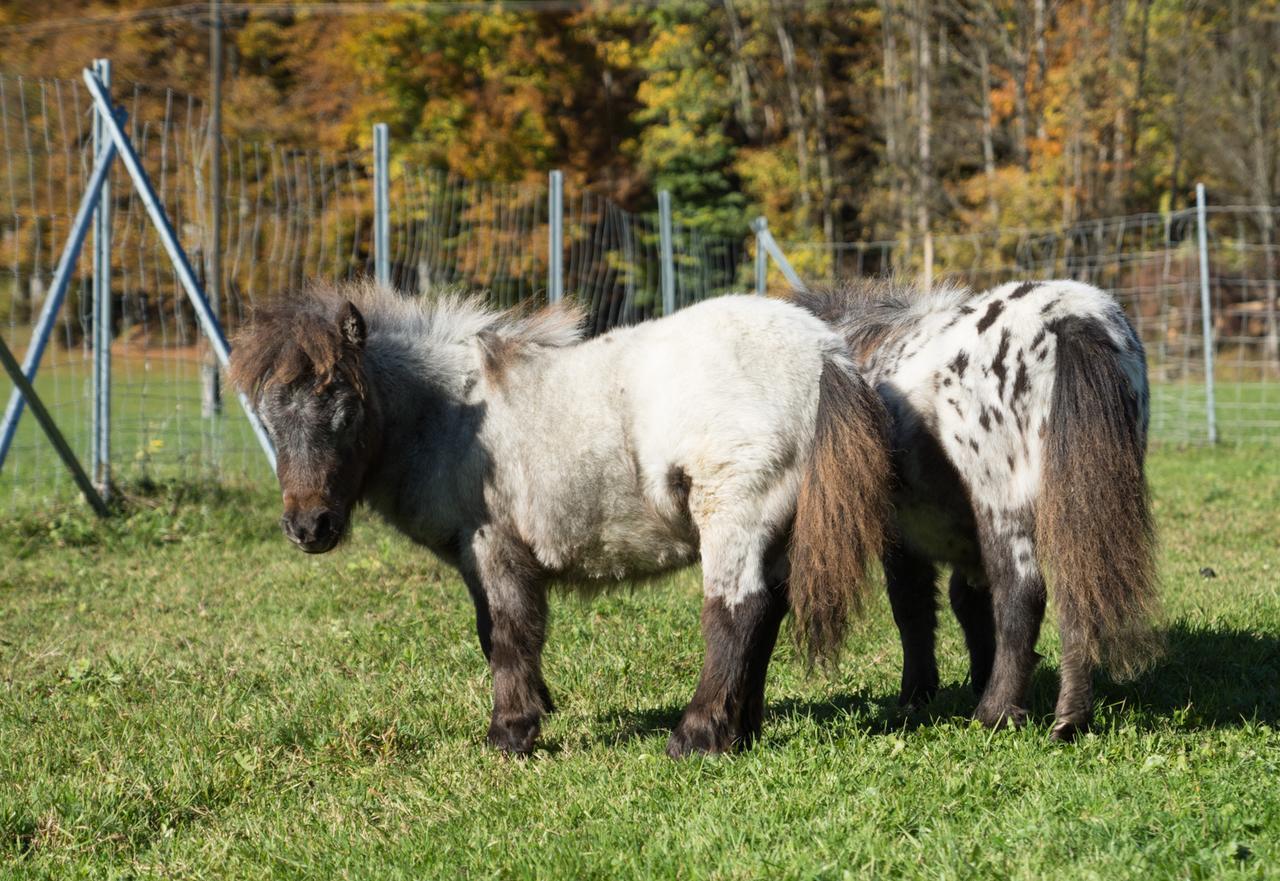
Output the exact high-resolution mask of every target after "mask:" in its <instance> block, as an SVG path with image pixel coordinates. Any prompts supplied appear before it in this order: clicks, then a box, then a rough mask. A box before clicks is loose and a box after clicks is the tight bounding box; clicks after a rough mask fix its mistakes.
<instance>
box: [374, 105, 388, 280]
mask: <svg viewBox="0 0 1280 881" xmlns="http://www.w3.org/2000/svg"><path fill="white" fill-rule="evenodd" d="M388 166H389V162H388V157H387V124H386V123H385V122H380V123H378V124H377V125H375V126H374V127H373V275H374V278H375V279H376V280H377V282H378V284H380V285H383V286H384V287H389V286H390V285H391V204H390V200H389V198H388V192H389V186H388V182H387V180H388V172H389V167H388Z"/></svg>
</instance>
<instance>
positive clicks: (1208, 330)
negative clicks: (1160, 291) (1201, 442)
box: [1196, 183, 1218, 444]
mask: <svg viewBox="0 0 1280 881" xmlns="http://www.w3.org/2000/svg"><path fill="white" fill-rule="evenodd" d="M1196 227H1197V234H1198V236H1197V237H1198V239H1199V246H1200V331H1201V333H1202V334H1203V337H1204V406H1205V417H1206V419H1207V420H1208V428H1209V443H1211V444H1216V443H1217V442H1218V416H1217V412H1216V410H1217V408H1216V406H1215V404H1214V395H1213V320H1212V317H1211V315H1210V311H1209V310H1210V301H1209V231H1208V227H1207V224H1206V223H1205V208H1204V184H1201V183H1198V184H1196Z"/></svg>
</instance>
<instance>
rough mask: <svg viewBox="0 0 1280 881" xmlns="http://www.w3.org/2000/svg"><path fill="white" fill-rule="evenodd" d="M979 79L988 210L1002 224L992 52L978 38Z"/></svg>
mask: <svg viewBox="0 0 1280 881" xmlns="http://www.w3.org/2000/svg"><path fill="white" fill-rule="evenodd" d="M976 42H977V46H978V81H979V83H978V84H979V87H980V88H981V90H982V173H983V175H984V176H985V177H986V180H987V210H988V211H989V212H990V213H991V227H992V229H995V228H996V227H998V226H999V225H1000V203H999V202H998V201H996V192H995V186H996V147H995V132H994V123H993V121H992V118H991V53H990V51H989V50H988V49H987V44H986V43H985V42H983V41H982V40H977V41H976Z"/></svg>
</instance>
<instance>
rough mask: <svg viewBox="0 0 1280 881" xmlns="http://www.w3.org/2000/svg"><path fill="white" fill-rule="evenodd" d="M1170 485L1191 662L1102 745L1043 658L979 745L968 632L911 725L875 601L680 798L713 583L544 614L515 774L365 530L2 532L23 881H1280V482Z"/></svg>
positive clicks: (216, 497) (1260, 456)
mask: <svg viewBox="0 0 1280 881" xmlns="http://www.w3.org/2000/svg"><path fill="white" fill-rule="evenodd" d="M1151 477H1152V484H1153V487H1154V492H1155V504H1156V510H1157V513H1158V518H1159V523H1160V527H1161V533H1162V542H1163V550H1162V555H1161V573H1162V578H1163V585H1164V593H1165V597H1166V601H1167V606H1168V622H1167V626H1168V630H1169V653H1168V656H1167V658H1166V659H1165V661H1164V662H1163V663H1162V664H1161V665H1160V666H1159V667H1158V668H1157V669H1155V670H1153V671H1152V672H1150V673H1149V674H1147V675H1146V676H1145V677H1143V678H1142V679H1140V680H1139V681H1137V682H1134V683H1126V684H1115V683H1111V682H1109V681H1107V680H1106V679H1105V678H1104V679H1100V681H1099V693H1098V714H1099V724H1098V726H1097V731H1096V733H1095V734H1091V735H1089V736H1087V737H1085V738H1084V739H1083V740H1082V741H1080V742H1078V743H1076V744H1073V745H1067V746H1063V745H1056V744H1052V743H1050V742H1049V740H1048V729H1047V726H1046V720H1045V716H1044V714H1046V713H1048V712H1049V711H1050V710H1051V708H1052V700H1053V692H1054V688H1055V684H1056V659H1057V644H1056V636H1055V634H1054V633H1053V632H1052V629H1050V630H1049V631H1048V632H1047V633H1046V635H1045V636H1044V638H1042V640H1041V650H1042V651H1043V652H1044V653H1045V655H1046V656H1047V657H1046V660H1045V662H1044V663H1043V664H1042V665H1041V668H1040V670H1039V671H1038V674H1037V677H1036V682H1035V686H1034V705H1033V706H1034V710H1035V711H1036V713H1037V714H1039V715H1038V717H1037V719H1036V721H1035V723H1034V724H1033V725H1031V726H1030V727H1028V728H1026V729H1024V730H1021V731H1016V732H1000V733H992V732H989V731H986V730H983V729H981V728H978V727H975V726H974V725H972V724H971V723H970V722H969V721H968V720H967V714H968V713H969V712H970V711H971V710H972V708H973V704H974V700H973V698H972V696H971V695H970V694H969V692H968V690H967V687H966V686H964V685H963V683H962V677H963V671H964V665H963V659H962V653H961V647H960V640H959V636H958V631H957V628H956V627H955V625H954V622H953V620H952V619H951V617H950V615H945V616H944V621H945V624H944V629H943V639H942V643H941V658H942V661H943V678H944V683H945V685H944V689H943V692H942V694H941V696H940V697H939V699H938V700H937V701H936V702H935V703H934V704H933V706H932V707H931V708H930V711H929V713H927V714H918V715H904V714H902V713H900V712H899V711H898V709H897V708H896V706H895V705H894V703H895V702H894V697H895V694H896V677H897V674H898V663H899V653H898V648H897V642H896V634H895V631H894V629H893V627H892V625H891V622H890V620H889V615H888V612H887V605H886V604H885V603H884V602H883V600H881V601H880V602H879V603H878V604H877V605H876V607H875V608H874V609H873V610H872V613H871V615H870V617H869V618H868V620H867V621H866V622H865V623H864V624H862V625H860V626H859V627H858V628H857V629H856V631H855V633H854V636H853V638H852V640H851V645H850V650H849V652H848V656H847V659H846V661H845V663H844V664H843V665H842V666H841V667H840V669H839V670H838V672H837V673H836V674H834V675H833V676H831V677H824V676H821V675H806V674H805V672H804V670H803V668H802V666H801V665H800V664H799V663H797V662H796V661H795V660H794V658H793V656H792V652H791V650H790V647H789V645H787V646H783V647H782V648H781V649H780V651H779V654H778V657H777V658H776V659H775V663H774V667H773V671H772V672H773V675H772V677H771V680H770V685H769V694H768V697H769V710H768V715H767V719H766V728H765V736H764V739H763V741H762V742H761V743H760V744H758V746H757V747H756V748H755V749H753V750H752V751H750V752H748V753H746V754H742V755H737V756H731V757H722V758H716V759H695V760H690V761H684V762H680V763H674V762H671V761H669V760H668V759H666V758H665V757H664V755H663V753H662V750H663V747H664V744H665V740H666V737H667V734H668V732H669V730H670V727H671V726H672V724H674V722H675V720H676V718H677V716H678V714H679V712H680V710H681V708H682V706H683V704H684V701H685V700H686V699H687V698H688V696H689V695H690V694H691V692H692V688H693V685H694V679H695V676H696V674H697V670H698V666H699V663H700V659H701V642H700V638H699V636H698V631H697V615H698V607H699V594H698V581H697V575H696V573H693V572H690V573H685V574H681V575H679V576H676V577H673V578H670V579H669V580H666V581H664V582H662V583H661V584H659V585H657V586H656V587H653V588H645V589H643V590H640V589H638V590H636V591H634V592H630V591H620V592H615V593H611V594H607V595H605V596H603V597H600V598H597V599H595V600H593V601H590V602H588V601H583V600H579V599H576V598H574V597H567V596H566V597H561V598H559V599H558V600H557V601H555V602H554V605H553V621H552V627H551V635H550V640H549V645H548V650H547V658H546V668H547V679H548V682H549V683H550V685H551V688H552V690H553V692H554V693H555V695H556V698H557V700H558V702H559V707H560V711H559V712H558V713H557V714H556V715H554V716H553V717H551V718H550V719H549V721H548V724H547V725H546V727H545V729H544V734H543V738H542V748H541V749H540V750H539V752H538V753H537V754H536V755H535V756H534V757H533V758H531V759H529V760H508V759H504V758H502V757H500V756H498V755H496V754H494V753H492V752H490V751H489V749H487V748H486V747H485V746H484V745H483V732H484V729H485V726H486V722H487V711H488V705H489V686H488V678H487V673H486V669H485V666H484V664H483V662H482V659H481V655H480V651H479V648H478V647H477V645H476V642H475V638H474V636H473V633H472V622H471V612H470V607H469V603H468V601H467V598H466V592H465V590H464V589H463V587H462V585H461V583H460V582H459V580H458V578H457V577H456V576H455V575H454V574H453V573H452V572H451V571H449V570H447V569H445V568H443V567H442V566H441V565H439V564H438V563H436V562H435V561H433V560H432V559H431V558H430V557H428V556H427V555H425V554H424V553H422V552H419V551H417V550H415V549H414V548H413V547H411V546H409V545H408V544H407V543H406V542H404V541H402V540H401V539H399V538H398V537H396V536H395V535H393V534H392V533H391V532H390V531H388V530H387V529H385V528H384V527H382V526H380V525H377V524H375V523H374V522H372V521H371V520H370V519H368V518H365V519H364V520H362V521H360V522H359V523H358V524H357V527H356V530H355V534H354V537H353V540H352V541H350V542H349V543H348V544H347V545H346V546H344V547H343V548H342V549H340V550H339V551H336V552H334V553H333V554H330V555H327V556H323V557H319V558H309V557H305V556H304V555H302V554H299V553H298V552H296V551H294V550H292V549H291V548H289V547H288V546H286V543H285V541H284V539H283V538H282V537H281V536H280V534H279V530H278V529H277V527H276V525H275V520H276V517H277V516H278V511H277V509H276V506H275V505H276V503H275V500H274V498H273V497H272V495H271V494H269V493H265V492H263V493H256V494H238V493H229V492H225V491H218V490H216V489H211V488H205V489H200V488H194V487H185V488H182V487H169V488H166V489H164V490H162V491H159V492H156V493H155V494H153V495H150V496H146V497H136V498H134V499H133V501H132V502H131V504H130V507H129V510H128V513H127V516H123V517H119V518H116V519H115V520H112V521H110V522H108V523H97V522H93V521H92V518H91V517H90V516H89V515H88V514H87V513H84V512H82V511H78V510H74V509H67V508H63V509H62V510H61V513H56V514H30V515H23V516H19V517H12V518H9V519H7V520H5V521H4V522H3V525H0V875H3V876H6V877H13V878H24V879H27V878H45V877H47V878H67V877H95V878H100V877H159V876H164V877H183V878H229V877H235V878H255V877H268V876H272V877H299V878H301V877H311V878H330V877H352V878H378V879H385V878H428V877H432V878H434V877H441V878H451V877H473V878H474V877H480V878H483V877H530V878H532V877H541V878H561V877H563V878H579V877H589V878H619V877H632V876H636V877H654V878H793V877H794V878H809V877H821V878H834V879H839V878H845V877H862V876H871V875H875V876H880V875H884V876H892V877H911V878H931V879H932V878H970V877H973V878H979V877H995V878H1006V877H1017V878H1043V877H1058V878H1100V879H1119V878H1143V879H1148V878H1166V877H1168V878H1209V877H1223V876H1231V877H1280V733H1278V732H1277V724H1278V723H1280V556H1278V555H1277V550H1278V547H1277V543H1278V540H1280V526H1277V522H1276V517H1277V512H1280V461H1278V460H1277V458H1276V456H1275V455H1274V454H1272V453H1268V452H1265V451H1260V450H1258V449H1248V448H1245V449H1234V450H1230V449H1228V450H1218V451H1211V450H1193V451H1173V450H1161V451H1158V452H1157V453H1156V454H1155V455H1154V456H1153V460H1152V463H1151ZM1206 567H1209V568H1212V569H1213V570H1214V572H1215V573H1216V577H1213V578H1209V577H1205V576H1204V575H1202V574H1201V570H1202V569H1204V568H1206Z"/></svg>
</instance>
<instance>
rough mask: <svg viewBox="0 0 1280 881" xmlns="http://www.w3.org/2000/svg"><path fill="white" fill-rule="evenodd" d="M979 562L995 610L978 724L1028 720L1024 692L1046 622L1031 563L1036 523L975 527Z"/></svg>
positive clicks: (1041, 580)
mask: <svg viewBox="0 0 1280 881" xmlns="http://www.w3.org/2000/svg"><path fill="white" fill-rule="evenodd" d="M978 532H979V537H980V540H981V542H982V558H983V559H982V562H983V567H984V568H985V569H986V572H987V581H988V582H989V583H990V585H991V600H992V608H993V610H994V612H995V624H996V654H995V663H994V665H993V666H992V670H991V681H990V682H988V683H987V688H986V690H985V691H984V692H983V695H982V700H981V701H980V702H979V703H978V709H977V713H976V716H977V718H978V721H980V722H982V723H983V724H984V725H988V726H991V727H995V728H998V727H1003V726H1004V725H1021V724H1022V723H1023V722H1025V721H1026V718H1027V711H1026V708H1025V704H1026V697H1027V690H1028V688H1029V687H1030V685H1031V673H1032V671H1033V670H1034V669H1035V666H1036V663H1037V662H1038V661H1039V660H1040V656H1039V655H1038V654H1037V653H1036V640H1037V639H1039V637H1040V624H1041V622H1043V620H1044V607H1045V586H1044V577H1043V576H1042V575H1041V574H1040V568H1039V565H1038V564H1037V562H1036V559H1035V546H1034V543H1033V539H1032V536H1033V535H1034V534H1035V530H1034V524H1033V523H1032V522H1031V520H1030V518H1029V517H1028V518H1027V522H1026V523H1019V524H1016V525H1012V524H1011V525H1008V526H1006V528H1005V529H1002V530H999V531H997V530H995V529H994V527H993V525H991V524H979V527H978Z"/></svg>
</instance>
